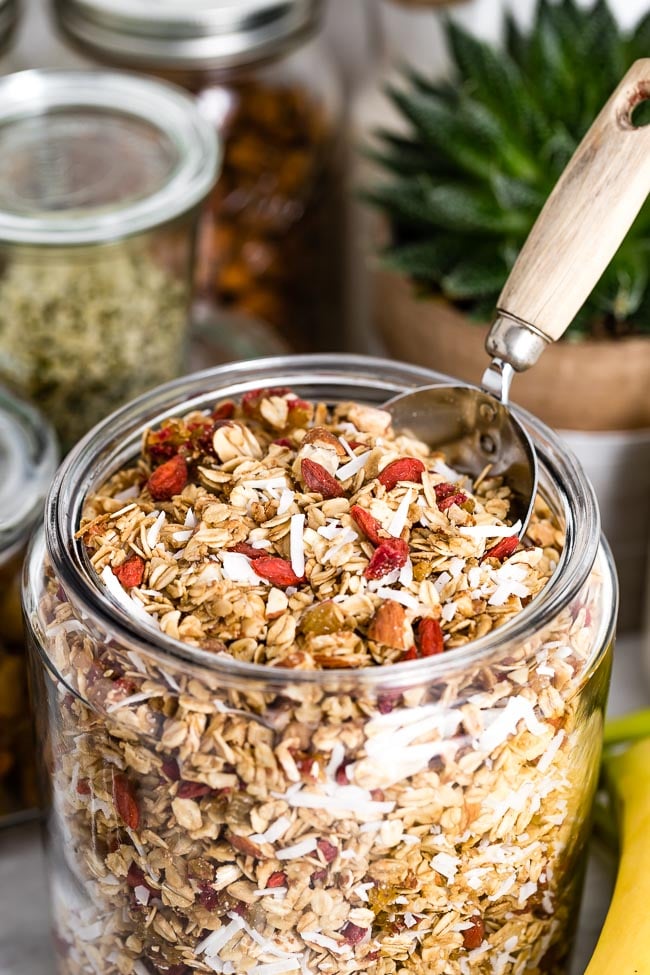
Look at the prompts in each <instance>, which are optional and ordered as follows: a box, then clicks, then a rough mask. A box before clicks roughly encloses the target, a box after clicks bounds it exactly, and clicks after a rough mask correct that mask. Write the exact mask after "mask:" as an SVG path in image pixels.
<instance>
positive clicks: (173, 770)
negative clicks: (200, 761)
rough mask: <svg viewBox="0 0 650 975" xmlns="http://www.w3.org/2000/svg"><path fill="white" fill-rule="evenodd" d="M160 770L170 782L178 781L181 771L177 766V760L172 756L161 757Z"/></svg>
mask: <svg viewBox="0 0 650 975" xmlns="http://www.w3.org/2000/svg"><path fill="white" fill-rule="evenodd" d="M162 771H163V775H165V776H166V777H167V778H168V779H169V781H170V782H178V780H179V779H180V777H181V771H180V769H179V767H178V762H177V761H176V759H175V758H174V757H173V756H170V757H169V758H163V761H162Z"/></svg>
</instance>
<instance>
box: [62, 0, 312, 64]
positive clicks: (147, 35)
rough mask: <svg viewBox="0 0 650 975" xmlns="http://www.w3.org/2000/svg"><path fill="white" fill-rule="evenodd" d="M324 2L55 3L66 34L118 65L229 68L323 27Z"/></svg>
mask: <svg viewBox="0 0 650 975" xmlns="http://www.w3.org/2000/svg"><path fill="white" fill-rule="evenodd" d="M322 9H323V0H191V2H189V3H188V2H187V0H158V2H155V3H152V0H55V11H56V16H57V19H58V23H59V26H60V27H61V29H62V30H63V31H64V32H65V33H67V34H69V35H70V36H71V37H72V38H73V39H74V40H76V41H79V42H80V43H81V44H83V45H87V46H88V47H91V48H93V49H94V50H95V51H96V52H98V53H99V54H100V55H103V56H109V57H112V58H116V59H117V60H118V61H119V63H132V64H133V63H143V62H146V63H148V64H150V65H160V66H167V67H174V66H188V65H197V64H200V65H203V66H207V65H212V66H215V67H230V66H232V65H237V64H242V63H246V62H250V61H255V60H261V59H264V58H266V57H272V56H274V55H276V54H277V53H278V52H280V51H282V50H284V49H285V48H286V47H288V46H291V45H293V44H294V43H297V42H298V41H299V40H301V39H302V38H303V37H305V36H307V35H309V34H311V33H312V32H313V31H314V30H316V29H317V27H318V25H319V23H320V19H321V13H322Z"/></svg>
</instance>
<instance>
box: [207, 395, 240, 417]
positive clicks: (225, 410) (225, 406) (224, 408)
mask: <svg viewBox="0 0 650 975" xmlns="http://www.w3.org/2000/svg"><path fill="white" fill-rule="evenodd" d="M234 412H235V404H234V403H233V401H232V400H230V399H227V400H224V402H223V403H219V405H218V406H215V408H214V410H213V411H212V419H213V420H230V418H231V417H232V415H233V414H234Z"/></svg>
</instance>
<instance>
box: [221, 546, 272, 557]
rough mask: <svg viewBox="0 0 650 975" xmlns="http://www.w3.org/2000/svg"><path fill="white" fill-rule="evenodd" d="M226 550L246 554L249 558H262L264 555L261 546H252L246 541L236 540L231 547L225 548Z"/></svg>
mask: <svg viewBox="0 0 650 975" xmlns="http://www.w3.org/2000/svg"><path fill="white" fill-rule="evenodd" d="M226 551H227V552H237V553H238V554H239V555H246V556H247V557H248V558H249V559H263V558H265V557H267V556H266V553H265V552H264V549H263V548H253V546H252V545H249V543H248V542H237V544H236V545H233V546H232V548H229V549H226Z"/></svg>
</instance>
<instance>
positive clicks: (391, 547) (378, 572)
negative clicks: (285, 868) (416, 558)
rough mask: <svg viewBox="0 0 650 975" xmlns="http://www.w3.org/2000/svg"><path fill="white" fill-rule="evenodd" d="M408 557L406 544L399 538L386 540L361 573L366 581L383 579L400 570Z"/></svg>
mask: <svg viewBox="0 0 650 975" xmlns="http://www.w3.org/2000/svg"><path fill="white" fill-rule="evenodd" d="M408 557H409V547H408V542H405V541H404V540H403V539H401V538H386V539H384V540H383V541H382V542H381V545H380V546H379V548H377V549H375V552H374V554H373V556H372V558H371V559H370V562H368V565H367V566H366V569H365V572H364V573H363V574H364V576H365V577H366V579H383V577H384V576H386V575H388V574H389V573H390V572H393V571H394V570H395V569H402V568H403V567H404V566H405V565H406V562H407V560H408Z"/></svg>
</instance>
